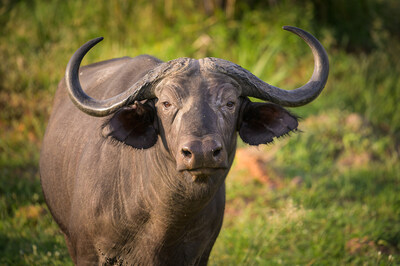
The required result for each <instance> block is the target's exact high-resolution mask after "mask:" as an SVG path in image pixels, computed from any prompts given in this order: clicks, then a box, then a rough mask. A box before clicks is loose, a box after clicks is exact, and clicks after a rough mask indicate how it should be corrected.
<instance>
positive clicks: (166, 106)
mask: <svg viewBox="0 0 400 266" xmlns="http://www.w3.org/2000/svg"><path fill="white" fill-rule="evenodd" d="M162 105H163V106H164V108H165V109H168V108H170V107H171V105H172V104H171V103H170V102H167V101H165V102H162Z"/></svg>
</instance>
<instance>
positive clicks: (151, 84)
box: [65, 37, 190, 116]
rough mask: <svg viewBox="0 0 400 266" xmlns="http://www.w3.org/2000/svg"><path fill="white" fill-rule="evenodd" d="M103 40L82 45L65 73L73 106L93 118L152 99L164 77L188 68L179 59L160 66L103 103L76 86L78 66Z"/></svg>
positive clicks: (188, 61) (78, 85) (184, 60)
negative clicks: (135, 102)
mask: <svg viewBox="0 0 400 266" xmlns="http://www.w3.org/2000/svg"><path fill="white" fill-rule="evenodd" d="M102 40H103V37H99V38H96V39H93V40H91V41H88V42H87V43H85V44H84V45H82V46H81V47H80V48H79V49H78V50H77V51H76V52H75V53H74V55H73V56H72V57H71V59H70V60H69V62H68V65H67V69H66V71H65V81H66V85H67V91H68V94H69V96H70V98H71V100H72V102H73V103H74V104H75V105H76V106H77V107H78V108H79V109H80V110H82V111H83V112H85V113H87V114H89V115H92V116H107V115H109V114H112V113H114V112H116V111H117V110H118V109H119V108H121V107H123V106H127V105H129V104H132V103H133V102H134V101H136V100H144V99H149V98H153V97H154V89H155V87H156V86H155V85H156V84H157V83H158V82H159V81H160V80H161V79H162V78H163V77H165V76H167V75H168V74H170V73H171V72H174V71H179V70H180V69H183V68H185V67H186V66H187V65H188V64H190V59H189V58H179V59H176V60H173V61H169V62H166V63H161V64H159V65H158V66H157V67H155V68H154V69H153V70H151V71H149V72H148V73H147V74H146V75H145V76H144V77H143V78H142V79H140V80H139V81H137V82H136V83H135V84H133V85H132V86H131V87H130V88H128V89H127V90H126V91H124V92H122V93H121V94H118V95H116V96H114V97H112V98H109V99H106V100H96V99H93V98H91V97H90V96H88V95H87V94H86V93H85V92H84V91H83V90H82V86H81V84H80V82H79V66H80V64H81V62H82V59H83V57H84V56H85V55H86V53H87V52H88V51H89V50H90V49H91V48H92V47H93V46H95V45H96V44H97V43H99V42H100V41H102Z"/></svg>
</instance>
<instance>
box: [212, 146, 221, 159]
mask: <svg viewBox="0 0 400 266" xmlns="http://www.w3.org/2000/svg"><path fill="white" fill-rule="evenodd" d="M221 151H222V148H216V149H214V150H213V156H214V157H218V155H220V153H221Z"/></svg>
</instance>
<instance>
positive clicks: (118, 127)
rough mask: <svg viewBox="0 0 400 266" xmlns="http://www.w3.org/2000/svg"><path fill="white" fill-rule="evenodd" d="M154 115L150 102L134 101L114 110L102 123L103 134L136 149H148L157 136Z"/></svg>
mask: <svg viewBox="0 0 400 266" xmlns="http://www.w3.org/2000/svg"><path fill="white" fill-rule="evenodd" d="M154 116H155V110H154V106H151V104H150V103H148V102H146V103H144V104H142V103H139V102H135V104H134V105H132V106H130V107H124V108H122V109H121V110H119V111H118V112H116V113H115V114H114V115H113V116H112V117H111V119H110V120H108V121H107V122H106V123H105V124H104V125H103V131H102V133H103V136H104V137H112V138H113V139H114V140H117V141H119V142H122V143H125V144H126V145H129V146H132V147H134V148H136V149H148V148H150V147H152V146H153V145H154V144H155V143H156V142H157V138H158V132H157V129H156V128H155V126H154Z"/></svg>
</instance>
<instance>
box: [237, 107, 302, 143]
mask: <svg viewBox="0 0 400 266" xmlns="http://www.w3.org/2000/svg"><path fill="white" fill-rule="evenodd" d="M243 104H244V106H243V108H242V110H241V114H240V117H241V118H240V120H241V121H240V123H239V127H238V131H239V135H240V137H241V138H242V140H243V141H244V142H245V143H248V144H250V145H260V144H267V143H270V142H272V141H273V138H275V137H281V136H283V135H286V134H288V133H290V132H291V131H295V130H297V126H298V121H297V117H296V116H295V115H293V114H291V113H290V112H289V111H287V110H286V109H284V108H283V107H281V106H279V105H277V104H273V103H255V102H251V101H250V100H248V99H246V100H245V102H244V103H243Z"/></svg>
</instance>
